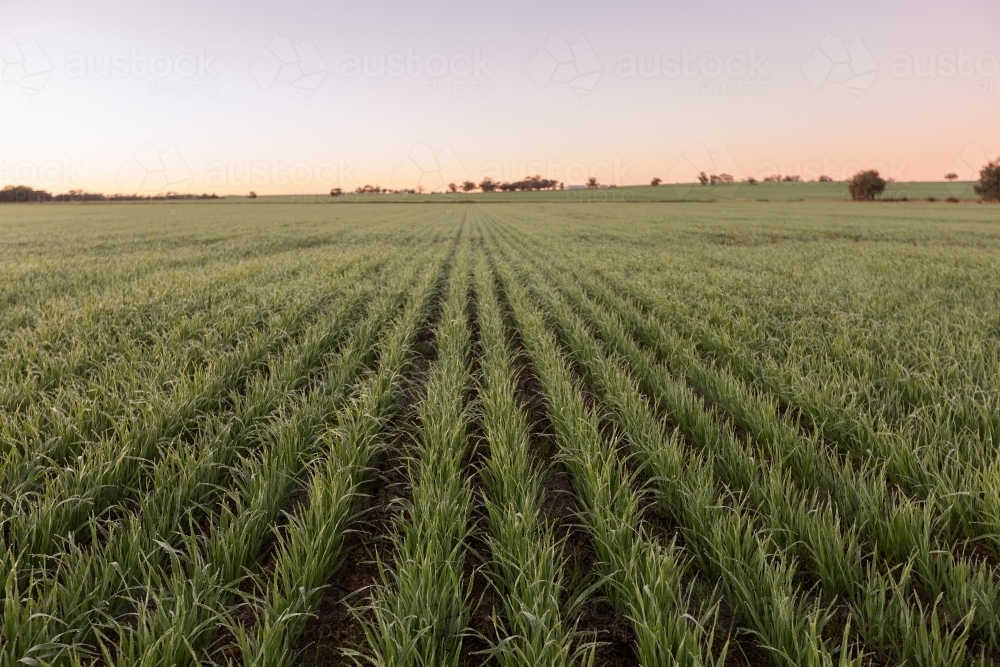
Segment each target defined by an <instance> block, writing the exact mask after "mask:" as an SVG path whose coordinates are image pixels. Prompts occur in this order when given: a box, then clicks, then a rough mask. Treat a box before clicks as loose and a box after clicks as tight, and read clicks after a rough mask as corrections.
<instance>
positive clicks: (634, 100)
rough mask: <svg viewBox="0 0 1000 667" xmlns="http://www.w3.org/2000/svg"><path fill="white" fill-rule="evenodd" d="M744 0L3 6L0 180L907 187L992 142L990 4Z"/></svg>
mask: <svg viewBox="0 0 1000 667" xmlns="http://www.w3.org/2000/svg"><path fill="white" fill-rule="evenodd" d="M748 4H749V3H741V2H736V1H729V2H717V3H711V4H707V3H697V2H671V3H665V2H663V3H652V2H622V3H615V4H608V3H598V2H576V3H548V4H546V5H545V6H543V7H539V6H537V5H538V3H526V2H515V3H513V4H507V5H503V6H500V7H496V6H494V7H490V8H488V9H487V8H485V7H484V8H479V7H470V6H467V5H466V4H465V3H447V4H446V3H440V2H438V3H401V2H372V3H318V2H294V1H293V2H285V3H281V4H280V5H275V4H274V3H263V2H251V3H237V2H235V1H226V2H214V3H205V2H197V3H196V2H192V1H190V0H182V1H180V2H174V3H157V4H143V5H139V4H137V3H134V2H126V1H124V0H120V1H119V0H116V1H114V2H104V3H102V4H101V8H100V9H94V8H93V7H86V6H83V5H81V4H80V3H72V2H69V1H68V0H65V1H60V2H45V1H42V2H35V3H11V2H10V1H9V0H8V1H7V2H5V3H4V6H3V7H2V8H0V19H2V20H0V70H2V71H0V74H2V77H0V114H2V116H0V120H2V123H0V187H2V186H5V185H10V184H14V183H17V184H25V185H30V186H32V187H38V188H44V189H48V190H51V191H54V192H64V191H67V190H70V189H85V190H89V191H103V192H123V193H132V192H139V193H143V194H156V193H162V192H166V191H168V190H173V191H178V192H192V193H200V192H217V193H219V194H244V193H246V192H247V191H249V190H255V191H257V192H258V193H260V194H270V193H275V194H277V193H302V192H325V191H326V190H328V189H330V188H331V187H342V188H344V189H345V190H353V189H354V188H355V187H357V186H359V185H364V184H366V183H370V184H373V185H375V184H378V185H381V186H382V187H389V188H395V189H400V188H415V187H417V186H421V187H423V188H425V189H426V190H429V191H430V190H438V189H442V188H443V187H444V185H445V184H447V183H448V182H451V181H463V180H467V179H470V180H474V181H479V180H480V179H482V178H483V177H484V176H491V177H493V178H494V179H500V180H516V179H520V178H523V177H524V176H525V175H527V174H540V175H542V176H544V177H546V178H551V179H555V180H558V181H563V182H566V183H567V184H571V183H583V182H584V181H586V179H587V178H589V177H591V176H594V177H596V178H598V180H600V181H601V182H602V183H616V184H618V185H630V184H644V183H648V182H649V180H650V179H651V178H652V177H654V176H657V177H660V178H662V179H664V180H665V181H667V182H682V181H691V180H693V179H694V177H695V175H696V174H697V173H698V172H699V171H708V172H716V173H718V172H725V173H729V174H732V175H733V176H734V177H736V178H737V179H741V178H746V177H750V176H752V177H755V178H758V179H760V178H762V177H764V176H767V175H770V174H773V173H781V174H798V175H801V176H802V177H803V178H805V179H814V178H817V177H818V176H820V175H826V176H830V177H832V178H834V179H835V180H842V179H845V178H847V177H849V176H850V175H851V173H853V172H854V171H856V170H857V169H859V168H862V167H866V168H867V167H874V168H878V169H879V170H880V171H881V172H882V173H883V174H884V175H886V176H888V177H891V178H894V179H896V180H898V181H913V180H940V179H941V178H942V177H943V176H944V174H945V173H948V172H954V173H956V174H958V175H959V177H960V178H962V179H971V178H973V177H974V176H975V174H976V173H977V171H978V169H979V168H980V167H981V166H982V165H983V164H984V163H985V162H986V161H988V160H990V159H994V158H996V157H998V156H1000V130H998V127H1000V126H998V123H997V119H998V118H1000V38H998V35H1000V4H998V3H996V2H995V0H957V1H956V2H953V3H949V4H947V5H946V4H945V3H943V2H930V1H927V0H915V1H910V2H898V1H892V2H881V3H872V2H861V1H859V0H847V1H846V2H841V3H837V4H836V6H829V7H827V6H826V5H822V6H819V5H816V6H814V5H815V3H802V2H791V1H787V2H786V1H780V2H779V1H770V2H756V3H753V7H750V6H748ZM806 5H809V6H806Z"/></svg>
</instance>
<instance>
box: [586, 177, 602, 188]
mask: <svg viewBox="0 0 1000 667" xmlns="http://www.w3.org/2000/svg"><path fill="white" fill-rule="evenodd" d="M599 185H600V184H599V183H598V182H597V179H596V178H594V177H593V176H591V177H590V178H588V179H587V188H588V189H590V190H594V189H596V188H597V187H598V186H599Z"/></svg>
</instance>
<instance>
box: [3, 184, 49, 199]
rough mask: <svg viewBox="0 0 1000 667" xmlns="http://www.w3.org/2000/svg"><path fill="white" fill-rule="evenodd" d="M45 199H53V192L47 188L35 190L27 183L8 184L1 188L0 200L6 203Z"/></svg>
mask: <svg viewBox="0 0 1000 667" xmlns="http://www.w3.org/2000/svg"><path fill="white" fill-rule="evenodd" d="M43 201H52V193H51V192H46V191H45V190H35V189H32V188H29V187H28V186H26V185H8V186H7V187H5V188H4V189H3V190H0V202H3V203H5V204H12V203H22V202H23V203H38V202H43Z"/></svg>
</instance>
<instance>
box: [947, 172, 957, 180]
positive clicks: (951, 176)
mask: <svg viewBox="0 0 1000 667" xmlns="http://www.w3.org/2000/svg"><path fill="white" fill-rule="evenodd" d="M944 177H945V178H946V179H947V180H949V181H954V180H955V179H956V178H958V174H956V173H955V172H949V173H947V174H945V175H944Z"/></svg>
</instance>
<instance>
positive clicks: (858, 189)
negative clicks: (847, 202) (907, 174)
mask: <svg viewBox="0 0 1000 667" xmlns="http://www.w3.org/2000/svg"><path fill="white" fill-rule="evenodd" d="M848 190H850V192H851V199H853V200H854V201H874V200H875V198H876V197H878V196H879V195H881V194H882V192H884V191H885V179H884V178H882V177H881V176H879V174H878V171H876V170H874V169H869V170H868V171H859V172H858V173H856V174H854V176H853V177H852V178H851V184H850V185H849V186H848Z"/></svg>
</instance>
